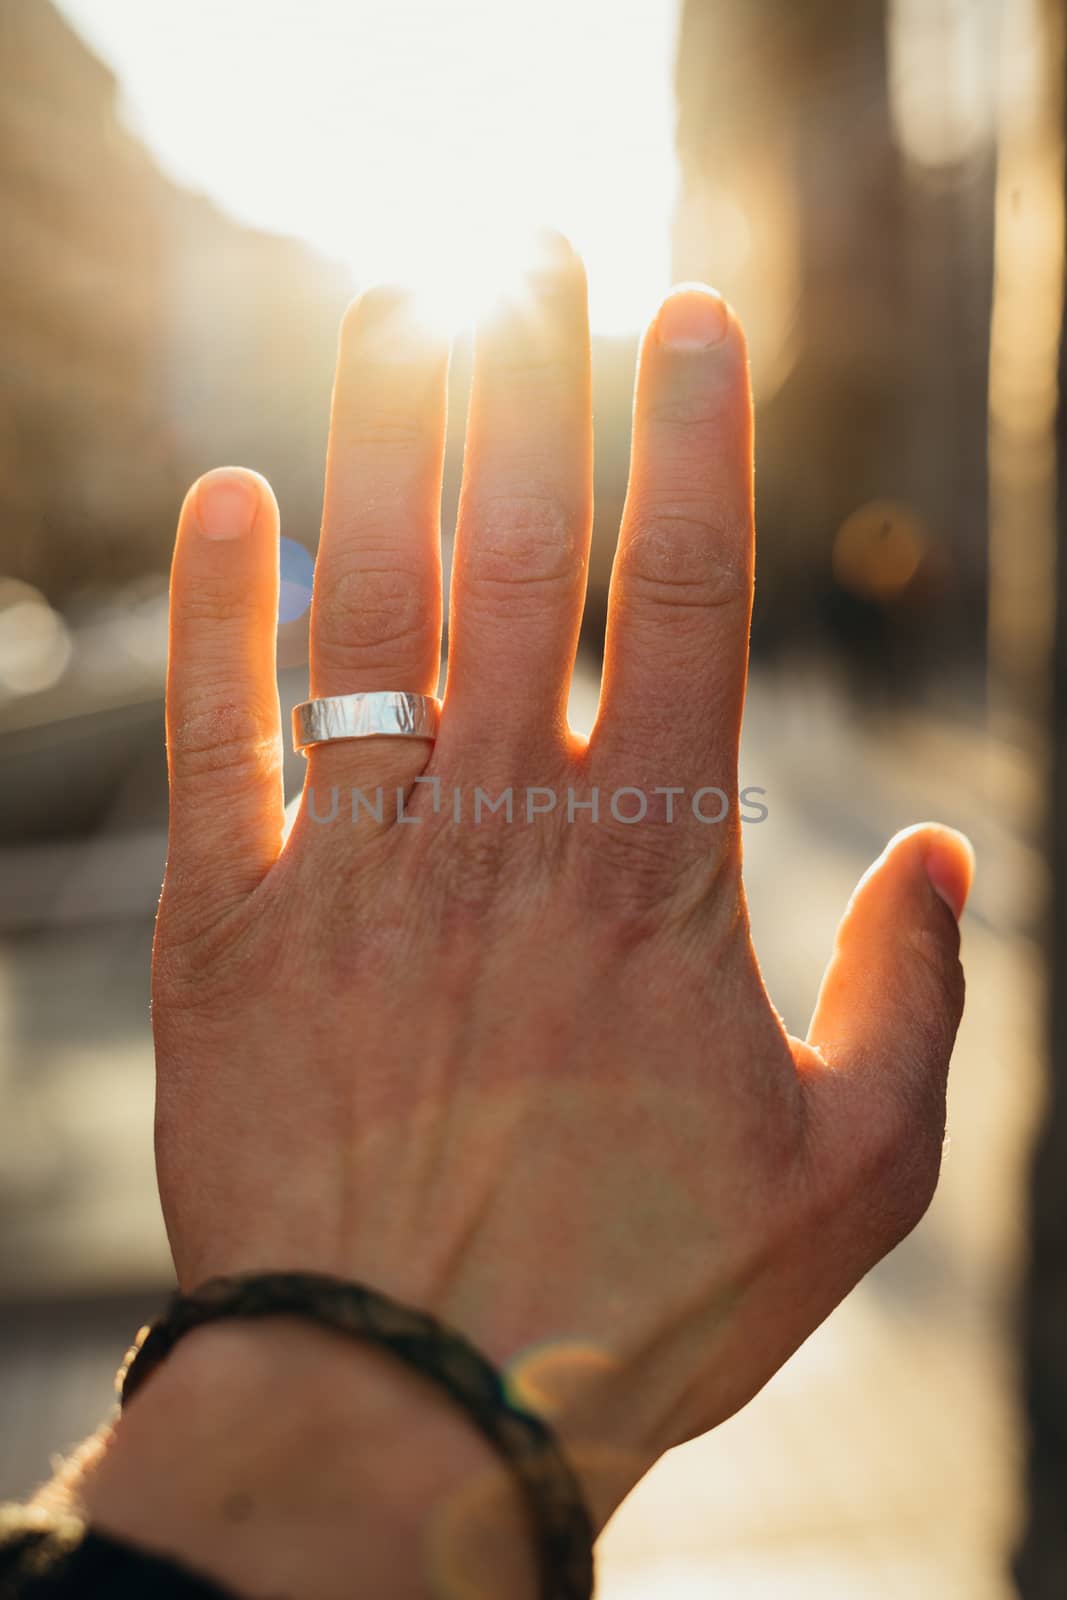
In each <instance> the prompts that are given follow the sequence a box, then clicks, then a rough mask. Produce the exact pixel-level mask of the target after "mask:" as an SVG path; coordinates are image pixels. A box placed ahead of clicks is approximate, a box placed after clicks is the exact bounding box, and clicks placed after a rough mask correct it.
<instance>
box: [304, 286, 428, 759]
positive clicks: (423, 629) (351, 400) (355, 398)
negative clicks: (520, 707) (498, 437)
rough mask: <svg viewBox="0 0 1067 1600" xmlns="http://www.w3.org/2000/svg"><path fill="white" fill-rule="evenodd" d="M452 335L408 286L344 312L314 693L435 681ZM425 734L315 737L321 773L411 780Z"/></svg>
mask: <svg viewBox="0 0 1067 1600" xmlns="http://www.w3.org/2000/svg"><path fill="white" fill-rule="evenodd" d="M447 368H448V346H447V342H446V341H445V340H444V339H443V338H442V337H439V336H436V335H434V334H433V333H431V332H430V331H429V330H427V329H426V328H424V327H423V326H422V325H421V323H420V321H419V319H418V318H417V317H416V316H415V313H414V310H413V307H412V302H411V297H410V296H409V295H407V294H406V293H405V292H404V291H403V290H399V289H390V288H375V289H372V290H370V291H369V292H368V293H366V294H364V295H362V296H361V297H360V299H359V300H357V301H356V302H355V303H354V305H353V306H351V307H350V308H349V310H348V312H347V313H346V315H345V318H344V321H343V323H342V325H341V335H340V341H339V346H338V355H337V372H336V377H335V380H334V390H333V401H332V406H331V414H330V438H329V446H328V450H327V459H326V486H325V495H324V500H323V518H322V537H321V540H320V543H319V553H318V559H317V562H316V569H315V589H314V598H313V602H312V608H311V640H310V655H311V662H310V669H311V694H312V696H314V697H316V698H318V697H320V696H325V695H342V694H354V693H360V692H363V693H365V692H368V691H372V690H376V689H396V690H406V691H408V692H411V693H415V694H433V693H434V692H435V690H436V687H437V677H438V671H439V661H440V649H441V554H440V530H439V519H440V496H441V466H442V457H443V453H444V436H445V389H446V382H447ZM428 753H429V747H428V745H426V744H425V743H424V742H423V741H422V740H411V741H409V740H406V739H400V740H392V739H384V738H381V739H379V738H375V739H358V740H343V741H338V742H335V743H330V744H320V745H313V746H312V747H311V749H310V751H309V779H310V781H311V783H313V784H316V785H320V784H321V785H324V786H330V785H334V784H337V783H342V782H343V783H345V784H352V785H356V786H359V785H361V784H362V783H367V784H372V785H377V784H382V785H392V784H396V783H400V784H403V783H405V782H409V781H410V780H411V779H412V778H413V777H415V776H416V775H417V774H418V772H419V771H420V770H421V768H422V767H423V766H424V765H425V762H426V758H427V755H428Z"/></svg>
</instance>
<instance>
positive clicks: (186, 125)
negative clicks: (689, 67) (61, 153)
mask: <svg viewBox="0 0 1067 1600" xmlns="http://www.w3.org/2000/svg"><path fill="white" fill-rule="evenodd" d="M60 3H61V6H62V9H63V10H64V11H65V12H66V14H67V15H68V17H69V18H70V19H71V21H72V22H73V24H74V25H75V26H76V27H77V28H78V30H79V31H80V32H81V33H82V35H83V36H84V37H85V38H86V40H87V41H88V43H89V44H90V45H91V46H92V47H93V48H94V49H96V50H97V52H98V53H99V54H100V55H101V56H102V57H103V58H104V59H105V60H106V61H107V63H108V64H109V65H110V66H111V67H112V69H113V70H114V71H115V73H116V75H117V77H118V80H119V86H120V90H121V94H122V97H123V104H124V109H125V113H126V117H127V120H128V122H129V123H130V125H131V127H132V128H133V129H134V131H135V132H136V133H137V134H139V135H140V136H141V137H142V138H143V139H144V140H145V142H146V143H147V144H148V146H149V148H150V149H151V150H152V152H153V154H154V155H155V157H156V159H157V160H158V161H159V162H160V164H161V165H162V166H163V167H164V169H165V170H166V171H167V172H168V173H169V174H171V175H172V176H173V177H175V178H176V179H177V180H178V181H180V182H182V183H184V184H187V185H189V186H191V187H193V188H195V189H200V190H202V191H204V192H205V193H206V194H208V195H209V196H210V197H211V198H212V199H213V200H214V201H216V203H218V204H219V205H220V206H222V207H223V208H225V209H226V210H227V211H229V212H230V213H231V214H233V215H234V216H236V217H238V218H239V219H240V220H242V221H245V222H247V223H250V224H252V225H254V226H258V227H263V228H267V229H270V230H272V231H276V232H282V233H289V234H293V235H296V236H297V237H300V238H303V239H305V240H307V241H308V243H309V244H311V245H312V246H313V247H314V248H315V249H317V250H320V251H322V252H324V253H325V254H327V255H329V256H331V257H334V258H335V259H340V260H342V261H343V262H345V263H346V264H348V266H349V267H350V268H351V272H352V276H353V281H354V284H355V285H357V286H358V285H365V284H367V283H370V282H377V281H382V280H401V281H403V282H406V283H409V284H410V283H415V284H416V285H417V286H419V287H420V288H421V289H424V290H425V296H426V302H427V306H428V307H429V308H431V314H432V315H433V316H434V317H435V319H438V320H440V319H442V318H443V319H444V321H445V322H446V323H447V324H448V325H449V326H455V325H457V324H461V323H463V322H465V321H468V320H469V319H470V317H471V316H472V314H473V313H474V312H475V311H477V310H478V309H480V307H481V306H482V304H483V303H484V300H485V298H486V296H491V295H493V294H494V293H496V292H499V289H500V285H501V281H502V279H503V280H507V279H508V278H509V277H511V276H513V274H514V271H515V270H516V266H517V265H521V263H517V262H516V259H515V240H516V239H517V238H519V237H521V235H522V233H523V232H524V231H526V230H528V229H529V228H530V227H531V226H536V225H551V226H553V227H556V228H558V229H559V230H560V231H561V232H562V233H564V234H565V235H566V236H567V237H568V238H569V239H570V240H571V242H572V243H573V244H574V245H575V247H576V248H577V249H578V250H579V251H581V253H582V255H583V256H584V257H585V261H586V265H587V268H588V272H589V284H590V314H591V319H592V323H593V327H594V330H595V331H597V332H600V333H623V332H632V331H634V330H636V329H637V328H638V327H639V326H640V325H641V324H642V322H643V321H644V320H645V318H646V317H647V316H648V315H649V313H650V311H651V309H652V307H653V306H654V304H655V302H656V300H657V299H658V297H659V296H660V295H661V294H662V293H663V291H664V290H665V289H666V288H667V287H668V286H669V284H670V281H671V264H670V225H671V215H672V209H673V204H674V185H675V166H674V103H673V87H672V74H673V57H674V46H675V32H676V26H677V5H676V3H675V0H584V3H583V4H582V5H581V6H578V7H575V6H574V5H573V3H571V0H540V3H539V5H538V6H536V7H531V6H528V5H524V4H519V3H518V0H456V3H455V4H450V5H447V6H443V5H440V4H437V3H435V0H419V3H418V4H407V5H399V4H390V3H388V0H303V3H302V4H301V5H300V6H296V5H294V4H292V3H291V0H155V3H154V4H153V5H151V6H145V5H144V4H143V3H142V0H60Z"/></svg>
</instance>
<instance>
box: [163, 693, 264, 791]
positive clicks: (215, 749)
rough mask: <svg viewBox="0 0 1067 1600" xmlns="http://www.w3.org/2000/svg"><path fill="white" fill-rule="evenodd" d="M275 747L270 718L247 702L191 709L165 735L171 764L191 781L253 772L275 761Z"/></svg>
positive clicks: (246, 775) (242, 775)
mask: <svg viewBox="0 0 1067 1600" xmlns="http://www.w3.org/2000/svg"><path fill="white" fill-rule="evenodd" d="M277 745H278V725H277V716H276V714H275V713H274V712H272V711H270V710H268V708H267V707H265V706H256V705H254V704H250V703H243V704H233V703H230V704H224V705H212V706H209V707H204V708H202V709H195V708H194V709H193V710H192V711H191V712H190V714H189V715H187V716H183V717H182V718H181V719H180V720H179V721H176V722H175V723H173V724H172V725H171V727H170V729H169V733H168V746H169V750H170V757H171V761H172V763H173V765H174V766H175V767H176V768H178V769H179V770H180V771H181V772H182V774H183V775H184V776H187V777H193V778H204V777H216V778H225V777H229V778H230V779H234V780H238V781H240V780H241V779H243V778H245V777H248V776H251V775H252V774H258V773H259V772H261V771H262V770H263V769H264V767H265V766H273V765H274V764H275V763H276V760H277Z"/></svg>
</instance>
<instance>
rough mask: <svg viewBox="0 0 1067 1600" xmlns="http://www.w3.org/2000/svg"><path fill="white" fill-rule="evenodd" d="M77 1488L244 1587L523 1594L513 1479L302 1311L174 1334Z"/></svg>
mask: <svg viewBox="0 0 1067 1600" xmlns="http://www.w3.org/2000/svg"><path fill="white" fill-rule="evenodd" d="M81 1500H82V1505H83V1508H84V1512H85V1514H86V1515H87V1516H88V1517H89V1518H90V1520H92V1521H93V1522H94V1523H95V1524H96V1525H98V1526H100V1527H101V1528H103V1529H105V1530H107V1531H110V1532H112V1533H115V1534H117V1535H119V1536H121V1537H124V1538H127V1539H130V1540H131V1541H133V1542H135V1543H140V1544H143V1545H145V1546H147V1547H150V1548H156V1549H160V1550H164V1551H166V1552H167V1553H170V1554H173V1555H176V1556H178V1557H179V1558H180V1559H182V1560H184V1561H185V1562H186V1563H187V1564H188V1565H190V1566H194V1567H199V1569H200V1570H202V1571H204V1572H205V1573H207V1574H209V1575H210V1576H213V1577H215V1578H216V1579H217V1580H218V1581H220V1582H223V1583H227V1584H229V1585H230V1586H231V1587H233V1588H234V1589H236V1590H237V1591H238V1592H240V1593H245V1594H248V1595H259V1594H277V1593H279V1592H282V1593H291V1594H294V1595H299V1596H301V1600H303V1597H305V1596H307V1597H308V1600H320V1597H321V1600H333V1596H335V1595H336V1596H338V1597H340V1596H341V1595H344V1596H348V1595H350V1594H351V1593H352V1591H353V1587H354V1586H359V1587H361V1588H365V1589H366V1590H367V1592H369V1593H375V1594H381V1595H383V1596H389V1597H393V1596H396V1597H397V1600H400V1597H403V1600H409V1597H410V1600H433V1597H436V1596H437V1595H443V1594H445V1593H451V1592H453V1590H454V1588H455V1586H456V1584H457V1582H459V1584H460V1585H461V1587H462V1592H465V1593H470V1594H471V1595H472V1596H478V1595H482V1594H484V1595H485V1596H486V1597H488V1596H489V1595H491V1594H494V1595H495V1594H498V1593H500V1592H507V1593H509V1594H512V1595H514V1596H515V1597H516V1600H519V1597H522V1600H525V1597H526V1596H527V1595H529V1596H530V1597H531V1600H532V1597H533V1596H534V1595H535V1593H536V1581H535V1577H534V1573H535V1559H534V1558H535V1552H534V1548H533V1541H532V1539H531V1536H530V1533H529V1529H528V1526H527V1521H526V1516H525V1511H524V1507H523V1505H522V1502H521V1497H520V1494H519V1491H518V1488H517V1485H516V1484H515V1482H514V1480H513V1478H512V1475H511V1471H510V1469H509V1468H508V1466H507V1465H506V1463H504V1462H503V1461H501V1460H500V1459H499V1457H498V1456H497V1455H496V1453H495V1452H494V1451H493V1449H492V1447H491V1446H490V1445H489V1444H488V1443H487V1442H486V1441H485V1440H483V1439H482V1437H481V1436H480V1435H479V1433H478V1432H477V1430H476V1429H475V1428H474V1426H473V1424H472V1423H471V1422H469V1421H468V1419H467V1417H466V1416H465V1414H464V1412H463V1410H462V1408H461V1407H459V1406H458V1405H457V1404H456V1403H455V1401H453V1400H452V1399H451V1397H450V1396H448V1395H446V1394H444V1393H443V1392H442V1391H441V1390H439V1389H438V1388H437V1386H436V1385H434V1384H433V1383H432V1382H431V1381H430V1380H428V1379H423V1378H421V1377H420V1376H419V1375H418V1374H416V1373H412V1372H411V1371H409V1370H408V1369H407V1368H405V1367H404V1366H403V1364H402V1363H401V1362H399V1361H398V1360H397V1359H396V1358H395V1357H393V1356H391V1355H389V1353H388V1352H386V1351H382V1350H379V1349H376V1348H375V1347H373V1346H371V1345H363V1344H361V1343H360V1342H358V1341H355V1340H351V1339H347V1338H345V1337H343V1336H342V1335H339V1334H336V1333H333V1332H332V1331H330V1330H329V1329H325V1328H320V1327H318V1326H316V1325H315V1324H313V1323H311V1322H304V1321H303V1320H302V1319H298V1318H291V1317H277V1318H270V1319H267V1320H265V1321H262V1322H251V1321H241V1320H233V1321H227V1322H221V1323H217V1324H214V1325H211V1326H206V1327H203V1328H199V1329H196V1330H195V1331H193V1332H191V1333H189V1334H188V1335H186V1336H185V1337H184V1338H183V1339H182V1340H181V1341H180V1342H179V1344H178V1345H177V1346H176V1347H175V1349H174V1350H173V1351H172V1352H171V1354H170V1356H169V1357H168V1358H167V1359H166V1361H164V1363H163V1364H162V1366H161V1367H160V1368H159V1369H158V1371H156V1372H154V1373H153V1374H152V1375H151V1377H150V1378H149V1380H148V1381H147V1382H146V1384H145V1386H144V1388H143V1390H141V1391H140V1392H139V1393H138V1394H137V1395H135V1396H134V1397H133V1399H132V1400H131V1401H130V1403H129V1406H128V1407H127V1409H126V1410H125V1411H124V1412H123V1415H122V1417H121V1418H120V1420H119V1422H118V1423H117V1425H116V1427H115V1429H114V1431H113V1434H112V1436H111V1438H110V1440H109V1442H108V1446H107V1448H106V1449H105V1450H104V1452H103V1453H102V1455H101V1457H100V1459H99V1461H98V1462H97V1464H96V1465H95V1467H94V1470H93V1472H92V1474H91V1476H90V1477H89V1478H88V1479H87V1481H86V1483H85V1484H84V1485H83V1487H82V1491H81ZM505 1586H506V1589H505Z"/></svg>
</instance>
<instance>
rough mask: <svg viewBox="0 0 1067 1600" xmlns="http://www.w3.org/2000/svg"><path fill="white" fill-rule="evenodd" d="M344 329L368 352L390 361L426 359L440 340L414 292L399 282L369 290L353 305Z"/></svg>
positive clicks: (384, 284) (375, 286)
mask: <svg viewBox="0 0 1067 1600" xmlns="http://www.w3.org/2000/svg"><path fill="white" fill-rule="evenodd" d="M344 332H345V333H347V334H348V335H349V336H351V337H354V338H356V339H358V341H359V344H360V347H361V348H362V350H363V351H364V352H365V353H370V354H373V355H374V356H375V357H376V358H377V359H379V360H381V361H386V362H388V361H411V360H412V359H414V358H418V357H423V358H424V357H425V356H426V354H427V351H428V349H429V348H430V347H431V345H436V343H437V342H438V341H436V340H435V339H433V337H432V334H431V330H430V328H429V327H428V326H427V325H426V323H425V320H424V319H423V317H422V316H421V315H420V314H419V310H418V306H417V303H416V296H415V293H414V291H413V290H411V289H408V288H407V287H406V286H405V285H403V284H396V283H378V284H375V285H374V287H373V288H370V289H367V290H365V291H364V292H363V294H361V295H360V297H359V299H358V300H356V301H355V302H354V303H353V304H352V305H351V306H350V307H349V309H348V311H347V313H346V315H345V320H344Z"/></svg>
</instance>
